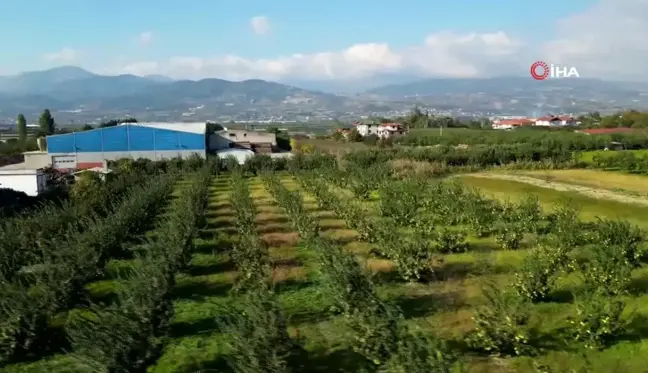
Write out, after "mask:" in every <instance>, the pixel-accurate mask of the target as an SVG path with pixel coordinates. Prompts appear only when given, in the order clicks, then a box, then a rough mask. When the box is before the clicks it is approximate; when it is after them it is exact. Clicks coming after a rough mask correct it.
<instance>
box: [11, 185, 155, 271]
mask: <svg viewBox="0 0 648 373" xmlns="http://www.w3.org/2000/svg"><path fill="white" fill-rule="evenodd" d="M147 178H150V176H149V175H146V174H141V175H135V174H120V175H119V176H117V177H116V178H115V179H114V180H112V181H107V182H105V183H100V184H99V185H97V186H96V189H95V190H93V191H92V193H89V194H88V195H87V196H86V198H83V199H78V200H74V201H66V202H63V204H62V206H61V205H58V204H55V203H49V204H45V205H43V206H42V207H41V208H39V209H38V210H36V211H33V212H32V213H31V214H30V215H22V216H17V217H15V218H12V219H4V221H3V222H1V223H0V262H1V263H0V277H2V278H10V277H11V276H13V274H14V273H15V272H16V271H17V270H18V269H20V268H21V267H22V266H24V265H29V264H30V263H37V262H39V261H42V260H43V258H44V256H45V255H47V253H48V252H49V251H50V250H51V248H52V247H54V242H55V241H57V240H59V239H61V238H63V239H65V238H66V236H68V235H74V234H78V233H79V232H81V231H83V229H85V228H86V227H87V226H88V225H87V221H88V220H95V219H98V218H104V217H106V216H108V215H109V214H110V213H111V211H112V210H111V209H112V208H113V207H114V201H117V200H120V199H122V197H123V196H125V195H126V194H128V193H129V192H130V190H131V189H132V188H135V187H137V186H139V185H142V183H145V182H146V180H147Z"/></svg>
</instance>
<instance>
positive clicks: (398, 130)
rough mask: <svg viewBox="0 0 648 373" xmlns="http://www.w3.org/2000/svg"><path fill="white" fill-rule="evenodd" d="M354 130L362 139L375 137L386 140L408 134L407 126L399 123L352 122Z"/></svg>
mask: <svg viewBox="0 0 648 373" xmlns="http://www.w3.org/2000/svg"><path fill="white" fill-rule="evenodd" d="M353 125H354V126H355V128H356V130H357V131H358V133H359V134H360V135H362V136H363V137H365V136H369V135H376V136H378V137H380V138H383V139H384V138H387V137H391V136H394V135H403V134H406V133H407V132H408V128H407V126H405V125H403V124H401V123H374V122H360V121H358V122H354V123H353Z"/></svg>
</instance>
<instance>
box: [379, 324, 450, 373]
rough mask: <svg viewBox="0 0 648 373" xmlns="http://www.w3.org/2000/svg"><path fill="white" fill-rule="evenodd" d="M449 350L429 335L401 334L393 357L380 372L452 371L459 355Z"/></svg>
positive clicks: (418, 372)
mask: <svg viewBox="0 0 648 373" xmlns="http://www.w3.org/2000/svg"><path fill="white" fill-rule="evenodd" d="M447 351H448V350H447V347H446V346H445V345H444V344H443V343H441V342H440V341H438V340H436V339H434V338H432V337H430V336H429V335H423V334H420V333H416V334H409V335H407V334H405V335H401V336H400V337H399V341H398V344H397V346H396V348H395V351H394V352H393V353H392V355H391V358H390V359H389V361H388V362H387V364H385V365H384V366H382V367H381V369H379V372H381V373H450V372H453V371H454V370H453V367H454V365H455V362H456V360H457V357H456V356H454V355H453V354H451V353H448V352H447Z"/></svg>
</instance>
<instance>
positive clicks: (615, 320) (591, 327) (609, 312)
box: [570, 292, 625, 349]
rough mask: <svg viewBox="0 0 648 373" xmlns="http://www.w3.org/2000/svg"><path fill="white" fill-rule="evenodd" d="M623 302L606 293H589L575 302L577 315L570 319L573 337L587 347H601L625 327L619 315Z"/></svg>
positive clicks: (617, 335) (619, 333) (621, 311)
mask: <svg viewBox="0 0 648 373" xmlns="http://www.w3.org/2000/svg"><path fill="white" fill-rule="evenodd" d="M624 308H625V303H624V301H623V300H621V299H616V298H611V297H609V296H608V295H607V294H601V293H598V292H593V293H589V294H587V295H586V296H585V299H583V300H582V301H581V302H579V303H578V304H577V312H578V313H577V316H576V317H575V318H572V319H571V320H570V324H571V326H572V328H573V330H574V338H575V339H576V340H577V341H581V342H583V343H584V344H585V347H586V348H588V349H601V348H603V347H606V346H607V345H608V344H609V343H610V342H611V341H613V340H614V339H615V338H617V337H619V336H620V335H621V334H622V333H623V332H624V329H625V325H624V322H623V321H622V319H621V315H622V313H623V310H624Z"/></svg>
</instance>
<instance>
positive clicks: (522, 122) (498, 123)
mask: <svg viewBox="0 0 648 373" xmlns="http://www.w3.org/2000/svg"><path fill="white" fill-rule="evenodd" d="M534 124H535V122H534V121H532V120H530V119H525V118H523V119H497V120H494V121H493V123H492V127H493V129H496V130H512V129H515V128H519V127H522V126H532V125H534Z"/></svg>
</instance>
